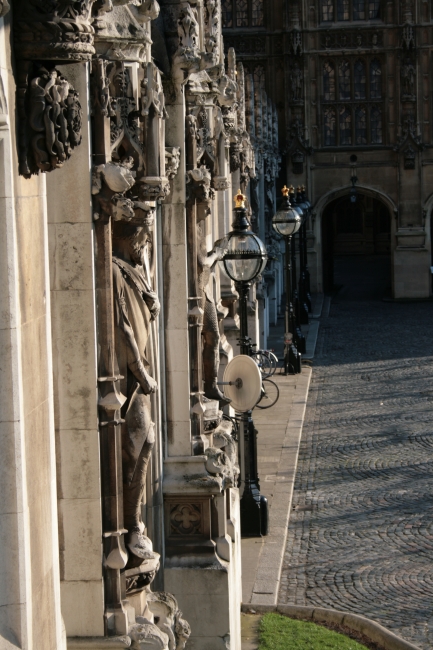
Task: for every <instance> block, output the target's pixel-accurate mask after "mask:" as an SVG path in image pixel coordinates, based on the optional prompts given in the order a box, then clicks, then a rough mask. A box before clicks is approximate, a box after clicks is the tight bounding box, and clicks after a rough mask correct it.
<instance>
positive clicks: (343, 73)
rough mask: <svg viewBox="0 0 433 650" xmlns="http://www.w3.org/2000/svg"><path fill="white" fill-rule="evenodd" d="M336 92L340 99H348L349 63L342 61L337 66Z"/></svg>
mask: <svg viewBox="0 0 433 650" xmlns="http://www.w3.org/2000/svg"><path fill="white" fill-rule="evenodd" d="M338 93H339V96H340V97H339V98H340V99H343V100H344V99H350V64H349V61H342V62H341V63H340V65H339V66H338Z"/></svg>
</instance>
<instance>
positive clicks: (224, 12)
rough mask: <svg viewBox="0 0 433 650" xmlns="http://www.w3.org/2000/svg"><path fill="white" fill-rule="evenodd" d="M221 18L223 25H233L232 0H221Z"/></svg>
mask: <svg viewBox="0 0 433 650" xmlns="http://www.w3.org/2000/svg"><path fill="white" fill-rule="evenodd" d="M221 19H222V24H223V27H233V0H221Z"/></svg>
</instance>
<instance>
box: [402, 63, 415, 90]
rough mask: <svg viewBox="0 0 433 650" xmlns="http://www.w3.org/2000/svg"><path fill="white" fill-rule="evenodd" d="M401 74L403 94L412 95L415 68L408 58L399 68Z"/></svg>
mask: <svg viewBox="0 0 433 650" xmlns="http://www.w3.org/2000/svg"><path fill="white" fill-rule="evenodd" d="M401 76H402V85H403V96H404V97H414V96H415V77H416V70H415V66H414V65H413V64H412V63H411V62H410V61H409V60H407V61H406V62H405V63H404V64H403V66H402V68H401Z"/></svg>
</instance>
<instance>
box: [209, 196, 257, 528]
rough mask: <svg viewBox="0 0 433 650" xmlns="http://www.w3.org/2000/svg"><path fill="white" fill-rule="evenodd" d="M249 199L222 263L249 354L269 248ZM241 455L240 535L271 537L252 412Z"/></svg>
mask: <svg viewBox="0 0 433 650" xmlns="http://www.w3.org/2000/svg"><path fill="white" fill-rule="evenodd" d="M245 199H246V197H245V196H244V195H243V194H242V192H241V190H239V191H238V193H237V194H236V196H235V199H234V200H235V209H234V214H235V217H234V221H233V224H232V227H233V230H232V231H231V232H230V233H229V234H228V235H227V236H226V248H227V252H226V253H225V255H224V257H223V258H222V260H221V263H222V264H223V266H224V269H225V272H226V273H227V275H228V276H229V278H231V279H232V280H233V281H234V283H235V287H236V290H237V292H238V293H239V320H240V339H239V345H240V351H241V354H246V355H248V354H249V352H250V347H249V346H250V343H251V339H250V338H249V336H248V311H247V306H248V293H249V290H250V287H251V284H252V282H253V280H255V279H256V278H257V277H258V276H259V275H260V274H261V273H262V271H263V270H264V268H265V266H266V262H267V259H268V258H267V253H266V248H265V246H264V245H263V242H262V241H261V240H260V239H259V238H258V237H257V235H256V234H255V233H253V232H252V231H251V230H250V224H249V222H248V219H247V211H246V208H245ZM240 455H241V493H242V495H241V501H240V511H241V535H242V537H259V536H260V535H267V534H268V501H267V499H266V497H264V496H263V495H261V494H260V483H259V477H258V472H257V431H256V429H255V427H254V423H253V420H252V411H246V412H244V413H242V417H241V427H240Z"/></svg>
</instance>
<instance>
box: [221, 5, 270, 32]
mask: <svg viewBox="0 0 433 650" xmlns="http://www.w3.org/2000/svg"><path fill="white" fill-rule="evenodd" d="M221 19H222V26H223V28H228V27H264V24H265V12H264V0H221Z"/></svg>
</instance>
